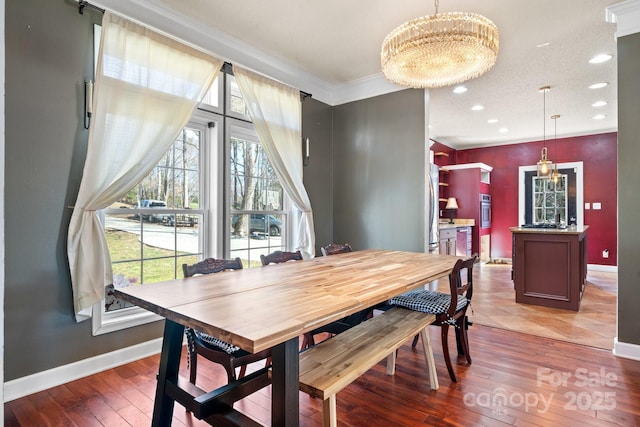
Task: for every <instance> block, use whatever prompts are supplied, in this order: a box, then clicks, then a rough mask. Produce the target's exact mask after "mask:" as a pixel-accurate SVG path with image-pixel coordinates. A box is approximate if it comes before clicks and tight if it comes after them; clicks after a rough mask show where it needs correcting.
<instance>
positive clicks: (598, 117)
mask: <svg viewBox="0 0 640 427" xmlns="http://www.w3.org/2000/svg"><path fill="white" fill-rule="evenodd" d="M605 117H607V116H606V115H605V114H598V115H595V116H593V120H602V119H604V118H605Z"/></svg>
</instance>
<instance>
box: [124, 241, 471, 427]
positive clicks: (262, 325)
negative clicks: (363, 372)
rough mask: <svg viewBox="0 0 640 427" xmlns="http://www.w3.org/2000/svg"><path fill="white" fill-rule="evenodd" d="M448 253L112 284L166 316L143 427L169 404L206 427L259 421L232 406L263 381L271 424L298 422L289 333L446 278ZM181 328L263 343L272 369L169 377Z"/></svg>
mask: <svg viewBox="0 0 640 427" xmlns="http://www.w3.org/2000/svg"><path fill="white" fill-rule="evenodd" d="M457 259H458V257H454V256H448V255H433V254H425V253H416V252H403V251H393V250H362V251H354V252H350V253H345V254H340V255H334V256H327V257H317V258H313V259H310V260H305V261H296V262H289V263H283V264H277V265H270V266H266V267H260V268H251V269H243V270H235V271H230V272H224V273H218V274H209V275H203V276H196V277H190V278H184V279H176V280H170V281H166V282H159V283H152V284H145V285H139V286H129V287H126V288H118V289H116V295H117V296H118V297H119V298H121V299H123V300H126V301H128V302H131V303H133V304H136V305H138V306H140V307H142V308H145V309H147V310H149V311H151V312H153V313H156V314H159V315H160V316H162V317H164V318H165V325H164V336H163V344H162V353H161V357H160V367H159V371H158V383H157V387H156V396H155V402H154V411H153V420H152V425H153V426H168V425H171V420H172V417H173V407H174V402H178V403H180V404H181V405H183V406H185V407H186V408H187V409H189V410H190V411H191V412H192V413H193V414H194V415H195V416H196V417H197V418H200V419H205V420H207V421H208V422H209V423H215V422H217V421H219V420H221V419H224V422H225V423H227V424H226V425H234V424H235V425H258V424H257V423H255V422H254V421H252V420H251V419H249V418H248V417H246V416H244V415H243V414H241V413H239V412H238V411H235V410H234V409H233V402H234V401H237V400H239V399H240V398H242V397H244V396H246V395H248V394H250V393H252V392H254V391H256V390H258V389H259V388H262V387H264V386H266V385H269V384H271V387H272V390H271V393H272V404H271V425H272V426H277V427H279V426H286V427H289V426H298V425H299V399H298V387H299V386H298V381H299V363H298V354H299V343H298V337H299V336H301V335H302V334H304V333H305V332H309V331H311V330H313V329H315V328H318V327H319V326H323V325H325V324H327V323H330V322H332V321H335V320H338V319H341V318H343V317H345V316H347V315H350V314H353V313H355V312H357V311H360V310H362V309H365V308H368V307H373V306H374V305H376V304H379V303H382V302H384V301H386V300H388V299H390V298H391V297H393V296H396V295H398V294H401V293H403V292H406V291H408V290H411V289H414V288H418V287H421V286H423V285H426V284H427V283H429V282H432V281H434V280H436V279H440V278H443V277H446V276H448V274H449V273H450V272H451V270H452V267H453V265H454V263H455V262H456V260H457ZM185 327H190V328H194V329H198V330H200V331H203V332H205V333H207V334H209V335H212V336H214V337H217V338H219V339H222V340H224V341H226V342H229V343H231V344H234V345H236V346H238V347H240V348H242V349H243V350H246V351H248V352H252V353H255V352H259V351H261V350H264V349H268V348H272V365H271V368H270V369H267V368H264V369H260V370H258V371H256V372H253V373H251V374H249V375H247V376H246V377H245V378H243V379H241V380H238V381H237V382H234V383H233V384H228V385H225V386H222V387H220V388H219V389H216V390H214V391H211V392H207V391H205V390H200V389H198V388H197V387H195V386H194V385H192V384H190V383H189V382H188V381H186V380H185V379H183V378H181V377H179V376H178V370H179V363H180V354H181V350H182V343H183V332H184V328H185Z"/></svg>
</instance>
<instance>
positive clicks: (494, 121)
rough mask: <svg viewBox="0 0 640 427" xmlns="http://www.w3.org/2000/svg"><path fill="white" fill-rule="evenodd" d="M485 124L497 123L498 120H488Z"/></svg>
mask: <svg viewBox="0 0 640 427" xmlns="http://www.w3.org/2000/svg"><path fill="white" fill-rule="evenodd" d="M487 123H489V124H493V123H498V119H489V120H487Z"/></svg>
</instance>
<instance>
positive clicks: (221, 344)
mask: <svg viewBox="0 0 640 427" xmlns="http://www.w3.org/2000/svg"><path fill="white" fill-rule="evenodd" d="M193 332H194V335H195V336H196V340H198V341H199V342H200V343H201V344H202V345H204V346H205V347H208V348H210V349H212V350H222V351H224V352H227V353H229V354H234V353H236V352H238V351H243V352H244V350H241V349H240V347H237V346H235V345H233V344H229V343H228V342H225V341H222V340H221V339H218V338H215V337H212V336H211V335H207V334H205V333H204V332H200V331H198V330H195V329H194V330H193Z"/></svg>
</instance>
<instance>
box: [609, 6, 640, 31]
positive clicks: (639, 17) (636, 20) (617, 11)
mask: <svg viewBox="0 0 640 427" xmlns="http://www.w3.org/2000/svg"><path fill="white" fill-rule="evenodd" d="M606 20H607V22H611V23H617V24H618V26H617V31H616V37H623V36H628V35H631V34H636V33H640V0H626V1H623V2H622V3H617V4H614V5H611V6H609V7H607V10H606Z"/></svg>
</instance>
